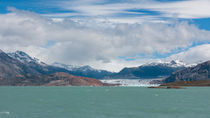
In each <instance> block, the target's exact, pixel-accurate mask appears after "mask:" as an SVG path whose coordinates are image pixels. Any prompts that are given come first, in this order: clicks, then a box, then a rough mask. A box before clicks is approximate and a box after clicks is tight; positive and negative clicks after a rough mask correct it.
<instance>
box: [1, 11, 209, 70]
mask: <svg viewBox="0 0 210 118" xmlns="http://www.w3.org/2000/svg"><path fill="white" fill-rule="evenodd" d="M10 10H11V13H7V14H1V15H0V22H1V24H0V47H1V48H2V49H3V50H5V51H15V50H17V49H18V50H23V51H26V52H27V53H29V54H30V55H31V56H35V57H37V58H40V59H41V60H42V61H44V62H47V63H52V62H55V61H57V62H62V63H67V64H76V65H86V64H88V65H91V66H93V67H96V68H103V69H108V70H111V71H118V70H120V69H121V68H122V67H124V66H138V65H140V64H142V63H144V62H147V61H149V60H150V59H152V58H153V57H154V53H158V54H170V53H171V55H173V54H176V53H178V52H177V50H178V51H182V50H186V49H187V48H189V47H191V46H192V44H193V43H195V42H209V41H210V32H209V31H205V30H200V29H198V28H197V27H196V26H194V25H192V24H189V23H187V22H177V21H175V22H173V23H171V24H166V23H151V22H150V23H148V22H146V23H142V24H136V23H135V24H124V23H113V22H98V21H97V22H96V21H94V20H91V19H90V20H89V21H87V22H80V21H73V20H70V19H64V20H59V21H58V20H56V21H55V20H52V19H48V18H45V17H42V16H40V15H38V14H36V13H32V12H28V11H21V10H17V9H14V8H10ZM208 47H209V45H207V48H208ZM198 48H199V52H202V51H203V50H206V48H200V47H198ZM192 50H196V47H195V49H194V48H193V49H192ZM193 53H198V52H194V51H190V50H189V52H186V53H180V54H178V55H176V56H181V55H187V54H189V55H190V54H192V55H193ZM142 55H144V56H142ZM201 55H203V56H205V57H206V55H205V54H202V53H201V54H200V55H198V56H199V57H202V56H201ZM120 57H125V58H132V59H133V61H126V60H125V59H123V58H120ZM207 57H208V55H207ZM174 58H175V57H174ZM185 58H188V57H187V56H186V57H183V59H185ZM202 59H207V58H202ZM186 60H187V59H186ZM193 61H194V60H193V59H192V60H190V62H193Z"/></svg>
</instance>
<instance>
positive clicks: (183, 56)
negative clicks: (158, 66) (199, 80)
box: [168, 44, 210, 64]
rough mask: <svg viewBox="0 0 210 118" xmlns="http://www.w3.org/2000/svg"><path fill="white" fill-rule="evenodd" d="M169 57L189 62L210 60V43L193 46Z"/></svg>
mask: <svg viewBox="0 0 210 118" xmlns="http://www.w3.org/2000/svg"><path fill="white" fill-rule="evenodd" d="M168 59H178V60H182V61H184V62H187V63H189V64H191V63H198V62H204V61H207V60H210V44H203V45H199V46H196V47H192V48H190V49H189V50H187V51H184V52H181V53H178V54H175V55H172V56H170V57H168Z"/></svg>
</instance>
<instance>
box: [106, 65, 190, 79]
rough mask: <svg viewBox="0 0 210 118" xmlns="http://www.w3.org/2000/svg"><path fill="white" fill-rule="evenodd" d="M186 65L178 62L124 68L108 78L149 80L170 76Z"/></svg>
mask: <svg viewBox="0 0 210 118" xmlns="http://www.w3.org/2000/svg"><path fill="white" fill-rule="evenodd" d="M185 67H186V64H184V63H181V62H179V61H171V62H159V63H149V64H144V65H142V66H139V67H133V68H124V69H122V70H121V71H120V72H119V73H117V74H113V75H112V76H110V77H109V78H116V79H142V78H144V79H146V78H148V79H150V78H162V77H167V76H170V75H171V73H172V72H175V71H177V70H180V69H183V68H185Z"/></svg>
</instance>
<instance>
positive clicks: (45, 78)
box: [0, 50, 210, 86]
mask: <svg viewBox="0 0 210 118" xmlns="http://www.w3.org/2000/svg"><path fill="white" fill-rule="evenodd" d="M94 78H96V79H94ZM102 78H106V79H107V78H108V79H147V78H153V79H154V78H165V79H163V80H162V81H161V82H162V83H164V84H165V85H205V86H206V85H208V86H209V85H210V84H209V83H210V61H207V62H204V63H201V64H198V65H196V66H194V65H193V66H192V65H186V64H185V63H183V62H180V61H178V60H172V61H170V62H156V63H148V64H144V65H141V66H138V67H132V68H124V69H122V70H121V71H120V72H118V73H112V72H109V71H106V70H97V69H94V68H92V67H90V66H72V65H66V64H61V63H53V64H52V65H48V64H46V63H44V62H41V61H40V60H39V59H36V58H32V57H30V56H29V55H28V54H26V53H25V52H22V51H16V52H13V53H5V52H3V51H2V50H0V85H13V86H29V85H32V86H110V85H109V84H104V83H102V82H101V81H99V80H98V79H102Z"/></svg>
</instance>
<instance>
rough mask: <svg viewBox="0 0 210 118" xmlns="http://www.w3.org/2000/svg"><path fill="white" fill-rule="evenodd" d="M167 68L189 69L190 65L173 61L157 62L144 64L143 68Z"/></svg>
mask: <svg viewBox="0 0 210 118" xmlns="http://www.w3.org/2000/svg"><path fill="white" fill-rule="evenodd" d="M158 65H162V66H167V67H188V65H187V64H186V63H184V62H182V61H180V60H171V61H162V60H159V61H157V62H151V63H146V64H143V65H142V66H158Z"/></svg>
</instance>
